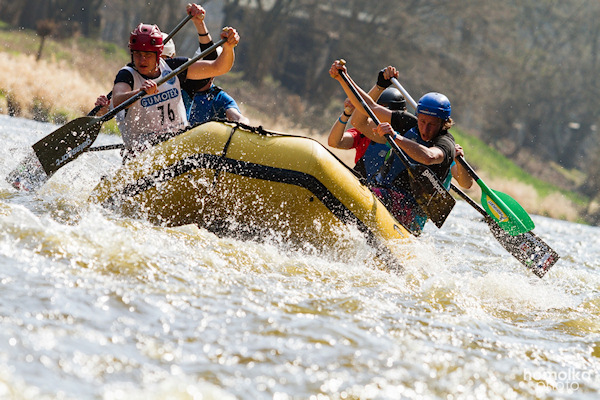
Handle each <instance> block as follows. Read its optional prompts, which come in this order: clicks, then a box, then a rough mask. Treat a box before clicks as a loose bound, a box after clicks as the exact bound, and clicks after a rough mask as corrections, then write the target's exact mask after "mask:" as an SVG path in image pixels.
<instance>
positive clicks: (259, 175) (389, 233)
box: [91, 121, 409, 258]
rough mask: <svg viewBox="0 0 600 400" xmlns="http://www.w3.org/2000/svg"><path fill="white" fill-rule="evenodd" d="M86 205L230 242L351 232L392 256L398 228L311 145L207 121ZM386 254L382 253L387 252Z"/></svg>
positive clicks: (327, 239)
mask: <svg viewBox="0 0 600 400" xmlns="http://www.w3.org/2000/svg"><path fill="white" fill-rule="evenodd" d="M91 201H92V202H95V203H99V204H102V205H103V206H105V207H109V208H112V209H116V210H118V212H120V213H123V214H125V215H130V216H142V217H144V218H147V219H149V220H150V221H151V222H153V223H155V224H159V225H163V226H180V225H187V224H196V225H198V226H200V227H202V228H206V229H208V230H210V231H213V232H215V233H219V234H222V235H230V236H237V237H244V238H246V237H251V238H262V237H265V235H271V236H276V237H279V238H280V239H281V240H283V241H286V242H288V241H292V242H295V243H303V242H308V243H311V244H312V245H314V246H318V247H322V246H337V245H339V240H340V232H341V231H342V230H343V229H347V228H348V227H349V226H354V227H356V228H358V230H359V231H360V232H362V234H364V235H365V237H366V238H367V240H368V243H369V244H370V245H372V246H374V247H376V248H377V249H378V252H380V253H383V255H384V256H385V257H386V258H388V257H394V258H397V257H398V256H399V253H398V251H397V247H398V243H397V241H396V239H404V238H406V237H408V236H409V233H408V231H407V230H406V229H405V228H404V227H403V226H402V225H401V224H400V223H399V222H398V221H397V220H396V219H395V218H394V217H393V216H392V215H391V214H390V213H389V212H388V210H387V209H386V208H385V207H384V206H383V204H382V203H381V202H380V201H379V200H378V199H377V197H375V195H374V194H373V193H372V192H371V191H370V190H369V189H368V188H367V187H366V186H364V185H363V184H362V183H361V182H360V180H359V179H358V178H357V176H356V175H355V174H354V173H353V171H352V170H350V169H349V168H348V167H347V166H346V165H345V164H344V163H343V162H342V161H340V160H339V159H338V158H337V157H336V156H335V155H334V154H332V153H331V152H330V151H329V150H327V149H326V148H325V147H324V146H323V145H321V144H320V143H319V142H317V141H316V140H314V139H311V138H307V137H301V136H293V135H286V134H281V133H275V132H267V131H265V130H264V129H262V128H260V127H259V128H252V127H248V126H242V125H240V124H233V123H225V122H215V121H211V122H207V123H204V124H201V125H198V126H195V127H193V128H191V129H189V130H187V131H185V132H183V133H182V134H180V135H177V136H175V137H172V138H170V139H168V140H166V141H164V142H162V143H159V144H157V145H156V146H154V147H152V148H151V149H149V150H147V151H145V152H143V153H142V154H140V155H139V156H137V157H136V158H134V159H132V160H130V161H129V162H128V163H126V164H125V165H124V166H123V167H122V168H120V169H119V170H117V171H116V173H115V174H114V175H113V176H111V177H107V178H104V179H103V180H102V181H101V182H100V184H99V185H98V186H97V187H96V188H95V189H94V191H93V192H92V195H91ZM390 253H391V254H390Z"/></svg>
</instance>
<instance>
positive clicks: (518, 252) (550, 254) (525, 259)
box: [486, 217, 560, 278]
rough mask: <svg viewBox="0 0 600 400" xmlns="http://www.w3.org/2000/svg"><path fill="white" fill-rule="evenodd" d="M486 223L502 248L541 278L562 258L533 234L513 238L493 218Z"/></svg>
mask: <svg viewBox="0 0 600 400" xmlns="http://www.w3.org/2000/svg"><path fill="white" fill-rule="evenodd" d="M486 222H487V224H488V225H489V227H490V231H491V232H492V234H493V235H494V237H495V238H496V239H497V240H498V242H500V244H501V245H502V247H504V248H505V249H506V250H507V251H508V252H509V253H510V254H512V255H513V256H514V257H515V258H516V259H517V260H519V262H520V263H521V264H523V265H524V266H526V267H527V268H529V269H531V271H532V272H533V273H534V274H536V275H537V276H539V277H540V278H542V277H543V276H544V275H545V274H546V272H548V270H549V269H550V268H551V267H552V266H553V265H554V264H556V262H557V261H558V259H559V258H560V256H559V255H558V253H556V252H555V251H554V250H553V249H552V248H551V247H550V246H548V245H547V244H546V243H545V242H544V241H543V240H542V239H540V238H539V237H538V236H537V235H536V234H535V233H533V232H525V233H522V234H520V235H516V236H512V235H509V234H508V233H507V232H506V231H505V230H504V229H503V228H501V227H500V226H499V225H498V224H497V223H496V222H495V221H494V220H492V219H491V218H489V217H488V218H486Z"/></svg>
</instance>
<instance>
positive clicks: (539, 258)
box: [450, 184, 560, 278]
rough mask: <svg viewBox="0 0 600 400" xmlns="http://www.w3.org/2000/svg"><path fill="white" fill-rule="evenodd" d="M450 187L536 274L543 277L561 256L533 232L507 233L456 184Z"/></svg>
mask: <svg viewBox="0 0 600 400" xmlns="http://www.w3.org/2000/svg"><path fill="white" fill-rule="evenodd" d="M450 187H451V188H452V190H454V192H456V193H457V194H458V195H459V196H460V197H462V198H463V199H464V200H465V201H466V202H467V203H469V204H470V205H471V206H472V207H473V208H475V210H477V212H479V213H480V214H481V215H482V216H483V218H484V220H485V222H486V223H487V224H488V226H489V228H490V231H491V232H492V234H493V235H494V237H495V238H496V239H497V240H498V242H500V244H501V245H502V247H504V248H505V249H506V250H507V251H508V252H509V253H510V254H512V255H513V256H514V257H515V258H516V259H517V260H519V262H520V263H521V264H523V265H524V266H526V267H527V268H529V269H531V271H532V272H533V273H534V274H536V275H537V276H539V277H540V278H542V277H543V276H544V275H545V274H546V272H548V270H549V269H550V268H551V267H552V266H553V265H554V264H556V262H557V261H558V259H559V258H560V256H559V255H558V253H556V252H555V251H554V250H552V248H550V246H548V245H547V244H546V243H545V242H544V241H543V240H542V239H540V238H539V237H537V236H536V235H535V234H534V233H533V232H525V233H521V234H519V235H514V236H513V235H509V234H507V232H506V231H505V230H504V229H503V228H502V227H500V225H498V223H496V221H495V220H494V219H493V218H492V217H490V215H489V214H488V213H487V212H486V211H485V210H484V209H483V208H482V207H481V206H480V205H479V204H477V203H476V202H475V201H474V200H473V199H471V198H470V197H469V196H468V195H467V194H466V193H464V192H463V191H462V190H460V189H459V188H457V187H456V186H454V184H450Z"/></svg>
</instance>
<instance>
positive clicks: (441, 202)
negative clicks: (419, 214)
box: [408, 164, 456, 228]
mask: <svg viewBox="0 0 600 400" xmlns="http://www.w3.org/2000/svg"><path fill="white" fill-rule="evenodd" d="M408 171H409V173H410V174H411V176H412V179H411V180H410V187H411V189H412V192H413V196H414V197H415V200H417V203H418V204H419V206H421V208H422V209H423V211H425V213H426V214H427V216H428V217H429V219H430V220H431V221H432V222H433V223H434V224H435V226H437V227H438V228H441V227H442V225H443V224H444V221H446V218H448V215H450V211H452V208H454V204H456V200H455V199H454V197H452V196H451V195H450V193H448V191H447V190H446V188H444V185H443V184H442V182H440V180H439V179H438V177H437V176H435V174H434V173H433V172H432V171H431V170H430V169H429V168H427V167H426V166H424V165H418V164H414V165H411V167H410V168H409V170H408Z"/></svg>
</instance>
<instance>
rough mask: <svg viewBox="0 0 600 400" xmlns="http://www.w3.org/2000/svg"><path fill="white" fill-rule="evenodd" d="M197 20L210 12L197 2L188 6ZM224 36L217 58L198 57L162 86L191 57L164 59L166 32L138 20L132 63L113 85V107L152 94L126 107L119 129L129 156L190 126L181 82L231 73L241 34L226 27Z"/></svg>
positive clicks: (132, 40)
mask: <svg viewBox="0 0 600 400" xmlns="http://www.w3.org/2000/svg"><path fill="white" fill-rule="evenodd" d="M186 11H187V13H188V14H190V15H192V21H194V22H195V25H196V22H197V21H203V19H204V15H205V13H206V12H205V10H204V8H202V7H201V6H199V5H198V4H188V5H187V7H186ZM221 38H226V39H227V42H225V43H224V44H223V51H222V52H221V54H220V55H219V56H218V57H217V58H216V59H214V60H198V61H196V62H195V63H194V64H192V65H190V66H189V68H188V69H187V70H184V71H182V72H181V73H180V74H179V75H178V76H177V77H175V78H173V79H171V80H169V81H167V82H165V83H164V84H162V85H161V86H157V85H156V82H155V80H156V79H157V78H159V77H161V76H165V75H167V74H168V73H169V72H171V71H173V70H175V69H176V68H178V67H179V66H181V65H182V64H184V63H186V62H187V61H188V60H189V58H186V57H173V58H169V59H166V60H164V59H162V58H161V54H162V52H163V50H164V44H163V35H162V32H161V31H160V29H159V28H158V26H156V25H149V24H139V25H138V26H137V28H135V29H134V31H133V32H131V35H130V37H129V49H130V50H131V59H132V62H131V63H130V64H128V65H127V66H125V67H123V68H121V70H119V72H118V73H117V76H116V78H115V81H114V86H113V90H112V93H113V96H112V105H113V107H117V106H118V105H119V104H121V103H123V102H125V101H126V100H127V99H129V98H130V97H132V96H134V95H136V94H137V93H138V92H139V91H141V90H144V91H145V92H146V93H147V95H146V96H144V97H143V98H142V99H141V100H140V101H137V102H135V103H134V104H133V105H131V106H130V107H129V108H127V109H126V111H125V116H124V118H123V119H122V121H121V123H120V124H119V129H120V131H121V135H122V137H123V143H124V145H125V154H124V158H126V159H127V158H130V157H133V156H134V155H135V154H136V153H139V152H141V151H144V150H145V149H147V148H148V147H150V146H152V145H154V144H156V143H157V141H158V138H159V137H160V136H163V135H167V134H173V133H176V132H178V131H180V130H182V129H184V128H185V127H186V126H188V119H187V115H186V110H185V106H184V103H183V97H182V90H181V81H182V80H185V79H187V78H189V79H207V78H211V77H214V76H219V75H223V74H225V73H227V72H228V71H229V70H230V69H231V67H232V66H233V62H234V59H235V53H234V48H235V46H236V45H237V44H238V43H239V39H240V37H239V35H238V33H237V31H236V30H235V29H233V28H230V27H227V28H224V29H223V31H222V32H221Z"/></svg>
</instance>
